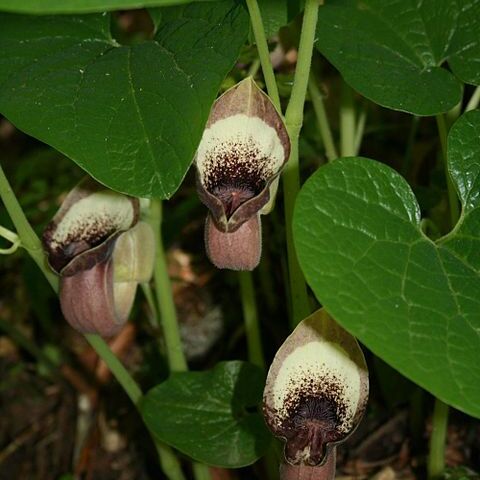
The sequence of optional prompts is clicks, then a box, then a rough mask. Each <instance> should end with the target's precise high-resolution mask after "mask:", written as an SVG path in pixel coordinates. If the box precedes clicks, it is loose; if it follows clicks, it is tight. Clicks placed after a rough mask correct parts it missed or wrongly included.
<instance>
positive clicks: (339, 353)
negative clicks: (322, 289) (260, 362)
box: [264, 310, 368, 480]
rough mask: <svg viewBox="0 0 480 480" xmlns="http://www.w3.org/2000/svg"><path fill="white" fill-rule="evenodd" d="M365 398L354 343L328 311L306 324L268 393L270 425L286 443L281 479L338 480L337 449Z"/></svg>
mask: <svg viewBox="0 0 480 480" xmlns="http://www.w3.org/2000/svg"><path fill="white" fill-rule="evenodd" d="M367 399H368V371H367V366H366V363H365V359H364V357H363V353H362V351H361V349H360V347H359V345H358V343H357V341H356V339H355V338H354V337H353V336H352V335H350V334H349V333H348V332H346V331H345V330H344V329H343V328H341V327H340V326H339V325H338V324H337V323H336V322H335V321H334V320H333V319H332V318H330V317H329V316H328V314H327V313H326V312H325V311H324V310H319V311H317V312H315V313H314V314H312V315H311V316H310V317H308V318H306V319H305V320H303V321H302V322H301V323H300V324H299V325H298V326H297V328H296V329H295V330H294V331H293V333H292V334H291V335H290V336H289V337H288V338H287V340H286V341H285V343H284V344H283V345H282V346H281V347H280V349H279V350H278V352H277V354H276V356H275V358H274V360H273V363H272V365H271V367H270V370H269V372H268V376H267V382H266V386H265V391H264V415H265V419H266V422H267V425H268V426H269V428H270V429H271V430H272V432H273V433H274V435H276V436H278V437H280V438H281V439H283V440H284V441H285V450H284V453H285V460H286V462H287V463H286V465H284V466H283V467H282V472H283V473H282V476H281V478H282V479H283V480H287V479H294V478H295V479H300V478H301V479H305V480H308V479H310V478H312V479H313V478H315V479H324V478H325V479H327V478H334V475H335V462H334V461H333V460H334V455H335V447H336V446H337V445H338V444H339V443H341V442H343V441H345V440H346V438H348V437H349V436H350V435H351V434H352V432H353V431H354V430H355V428H356V427H357V425H358V424H359V422H360V420H361V418H362V416H363V413H364V411H365V408H366V403H367ZM295 467H297V468H295Z"/></svg>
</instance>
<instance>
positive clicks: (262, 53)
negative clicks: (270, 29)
mask: <svg viewBox="0 0 480 480" xmlns="http://www.w3.org/2000/svg"><path fill="white" fill-rule="evenodd" d="M246 2H247V8H248V13H249V14H250V22H251V24H252V30H253V35H254V36H255V42H256V44H257V50H258V56H259V58H260V63H261V65H262V71H263V78H264V79H265V84H266V86H267V91H268V95H269V97H270V99H271V100H272V102H273V104H274V105H275V107H276V108H277V110H278V111H279V112H281V111H282V109H281V105H280V95H279V94H278V87H277V81H276V80H275V74H274V72H273V67H272V62H271V61H270V52H269V51H268V43H267V37H266V35H265V30H264V28H263V21H262V14H261V12H260V8H259V6H258V3H257V0H246Z"/></svg>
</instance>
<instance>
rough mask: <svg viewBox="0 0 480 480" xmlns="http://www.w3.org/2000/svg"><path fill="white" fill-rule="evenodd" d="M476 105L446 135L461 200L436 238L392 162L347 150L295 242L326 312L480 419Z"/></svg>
mask: <svg viewBox="0 0 480 480" xmlns="http://www.w3.org/2000/svg"><path fill="white" fill-rule="evenodd" d="M479 138H480V111H472V112H469V113H467V114H465V115H463V116H462V117H461V118H460V119H459V120H458V121H457V123H456V124H455V125H454V126H453V127H452V129H451V132H450V135H449V138H448V162H449V168H450V172H451V176H452V178H453V181H454V182H455V184H456V186H457V188H458V190H459V192H460V197H461V201H462V204H463V211H462V215H461V218H460V220H459V222H458V224H457V225H456V227H455V228H454V230H453V231H452V232H451V233H450V234H448V235H447V236H445V237H443V238H442V239H439V240H438V241H436V242H433V241H432V240H430V239H429V238H427V237H426V236H425V235H424V234H423V232H422V230H421V228H420V209H419V207H418V204H417V201H416V199H415V197H414V195H413V193H412V191H411V189H410V187H409V186H408V184H407V183H406V181H405V180H404V179H403V178H402V177H401V176H400V175H399V174H398V173H396V172H395V171H394V170H392V169H391V168H389V167H387V166H385V165H383V164H381V163H378V162H374V161H372V160H368V159H365V158H347V159H342V160H339V161H335V162H333V163H331V164H329V165H327V166H325V167H322V168H320V169H319V171H318V172H317V173H315V174H314V175H313V176H312V177H311V178H310V179H309V180H308V181H307V182H306V184H305V185H304V187H303V188H302V190H301V193H300V195H299V198H298V201H297V204H296V208H295V214H294V235H295V245H296V248H297V252H298V257H299V261H300V264H301V267H302V269H303V271H304V273H305V276H306V279H307V281H308V283H309V285H310V286H311V287H312V289H313V290H314V292H315V294H316V296H317V298H318V299H319V301H320V302H321V303H322V304H323V305H324V306H325V308H326V309H327V310H328V312H329V313H330V314H331V315H332V316H333V317H334V318H335V319H336V320H337V321H338V322H339V323H340V324H341V325H343V326H344V327H345V328H346V329H347V330H349V331H350V332H351V333H352V334H353V335H356V336H357V337H358V338H359V339H360V340H361V341H362V342H363V343H364V344H365V345H366V346H367V347H368V348H370V349H371V350H372V351H373V352H374V353H375V354H377V355H378V356H379V357H381V358H382V359H383V360H385V361H386V362H387V363H389V364H390V365H392V366H393V367H394V368H396V369H397V370H399V371H400V372H401V373H402V374H404V375H405V376H407V377H408V378H410V379H411V380H413V381H414V382H416V383H418V384H419V385H421V386H422V387H424V388H425V389H427V390H428V391H430V392H431V393H433V394H434V395H436V396H437V397H439V398H440V399H441V400H443V401H445V402H446V403H448V404H450V405H452V406H454V407H456V408H458V409H460V410H462V411H464V412H466V413H469V414H470V415H474V416H477V417H480V402H479V401H478V399H479V398H480V362H479V361H478V358H479V356H478V355H479V352H480V313H479V312H480V142H479Z"/></svg>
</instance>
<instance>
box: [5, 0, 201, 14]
mask: <svg viewBox="0 0 480 480" xmlns="http://www.w3.org/2000/svg"><path fill="white" fill-rule="evenodd" d="M192 1H195V0H61V1H59V0H22V1H21V2H18V1H17V0H0V10H5V11H7V12H16V13H34V14H47V13H91V12H105V11H108V10H126V9H129V8H142V7H154V6H157V7H158V6H167V5H180V4H182V3H191V2H192ZM196 1H197V2H198V1H209V0H196Z"/></svg>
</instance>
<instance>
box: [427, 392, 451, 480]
mask: <svg viewBox="0 0 480 480" xmlns="http://www.w3.org/2000/svg"><path fill="white" fill-rule="evenodd" d="M448 410H449V408H448V405H447V404H445V403H443V402H442V401H441V400H439V399H438V398H436V399H435V406H434V408H433V418H432V435H431V437H430V448H429V455H428V478H429V480H434V479H438V478H441V476H442V474H443V471H444V470H445V442H446V438H447V426H448Z"/></svg>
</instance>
